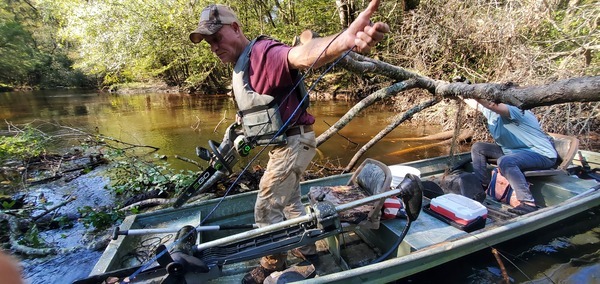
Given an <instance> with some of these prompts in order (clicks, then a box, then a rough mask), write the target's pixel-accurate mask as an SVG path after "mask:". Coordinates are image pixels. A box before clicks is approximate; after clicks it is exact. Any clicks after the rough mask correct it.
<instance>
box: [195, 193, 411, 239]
mask: <svg viewBox="0 0 600 284" xmlns="http://www.w3.org/2000/svg"><path fill="white" fill-rule="evenodd" d="M399 193H400V189H394V190H390V191H386V192H383V193H379V194H375V195H371V196H369V197H365V198H363V199H359V200H355V201H352V202H349V203H346V204H342V205H339V206H336V207H335V211H336V212H341V211H344V210H348V209H352V208H354V207H358V206H361V205H364V204H367V203H370V202H373V201H376V200H378V199H381V198H386V197H389V196H392V195H397V194H399ZM316 218H317V216H315V215H314V214H312V213H311V214H307V215H305V216H300V217H297V218H294V219H289V220H285V221H283V222H279V223H277V224H272V225H269V226H265V227H262V228H258V229H254V230H251V231H247V232H243V233H239V234H235V235H232V236H228V237H224V238H220V239H217V240H214V241H210V242H206V243H203V244H199V245H197V246H196V250H197V251H202V250H205V249H208V248H212V247H217V246H222V245H227V244H230V243H234V242H237V241H242V240H246V239H248V238H254V237H258V236H260V235H263V234H266V233H270V232H275V231H278V230H280V229H285V228H289V227H291V226H294V225H298V224H301V223H305V222H309V221H314V220H316Z"/></svg>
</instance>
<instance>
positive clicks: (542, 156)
mask: <svg viewBox="0 0 600 284" xmlns="http://www.w3.org/2000/svg"><path fill="white" fill-rule="evenodd" d="M464 101H465V102H466V103H467V105H469V106H470V107H472V108H475V109H477V110H479V111H480V112H481V113H482V114H483V115H484V116H485V118H486V119H487V126H488V130H489V132H490V134H491V135H492V137H493V138H494V141H495V143H486V142H476V143H475V144H473V147H472V148H471V158H472V159H473V169H474V173H475V175H476V176H477V178H478V179H479V180H480V181H481V184H482V186H483V188H484V189H486V188H487V187H488V185H489V183H490V180H491V173H490V171H488V169H487V161H488V159H498V162H497V164H498V168H499V169H500V172H501V173H502V175H503V176H504V177H506V179H507V180H508V182H509V183H510V186H511V187H512V188H513V190H514V191H515V194H516V197H517V199H518V200H519V202H520V204H519V205H517V206H516V207H514V208H511V209H509V211H510V212H512V213H515V214H519V215H523V214H526V213H529V212H533V211H535V210H537V206H536V204H535V200H534V199H533V195H531V191H530V190H529V183H528V182H527V180H526V179H525V175H524V174H523V171H529V170H545V169H549V168H552V167H553V166H554V164H555V163H556V158H557V154H556V150H555V149H554V143H553V142H552V137H550V136H549V135H548V134H546V133H545V132H544V131H543V130H542V128H541V126H540V123H539V122H538V120H537V118H536V117H535V115H534V114H533V113H532V112H531V111H529V110H525V111H524V110H521V109H519V108H517V107H515V106H511V105H507V104H504V103H499V104H496V103H493V102H489V101H486V100H483V99H477V100H475V99H465V100H464Z"/></svg>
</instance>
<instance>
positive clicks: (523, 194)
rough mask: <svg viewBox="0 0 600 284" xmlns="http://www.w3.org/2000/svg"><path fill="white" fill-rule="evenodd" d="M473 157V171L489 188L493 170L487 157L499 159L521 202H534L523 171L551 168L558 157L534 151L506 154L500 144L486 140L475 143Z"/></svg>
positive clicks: (499, 164)
mask: <svg viewBox="0 0 600 284" xmlns="http://www.w3.org/2000/svg"><path fill="white" fill-rule="evenodd" d="M471 158H472V159H473V172H474V173H475V176H477V178H478V179H479V180H480V181H481V184H482V185H483V187H484V188H487V186H488V184H489V183H490V180H491V178H492V175H491V172H490V171H489V170H488V169H487V159H498V168H499V169H500V172H501V173H502V175H503V176H504V177H505V178H506V179H507V180H508V182H509V183H510V186H511V187H512V188H513V190H514V191H515V193H516V195H517V199H518V200H519V201H521V202H534V200H533V196H532V195H531V191H529V183H528V182H527V180H526V179H525V175H523V171H531V170H545V169H550V168H552V167H553V166H554V164H555V163H556V159H550V158H548V157H546V156H542V155H540V154H538V153H535V152H532V151H520V152H517V153H513V154H509V155H505V154H504V152H502V148H500V146H498V145H497V144H494V143H486V142H476V143H475V144H473V147H471Z"/></svg>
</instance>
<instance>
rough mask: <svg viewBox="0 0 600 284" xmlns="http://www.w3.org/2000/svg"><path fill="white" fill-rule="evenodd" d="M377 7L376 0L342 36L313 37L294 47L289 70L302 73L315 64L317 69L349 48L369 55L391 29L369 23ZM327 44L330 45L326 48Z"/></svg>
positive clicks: (289, 55)
mask: <svg viewBox="0 0 600 284" xmlns="http://www.w3.org/2000/svg"><path fill="white" fill-rule="evenodd" d="M378 7H379V0H372V1H371V2H370V3H369V6H368V7H367V9H365V10H364V11H363V12H362V13H360V14H359V15H358V17H357V18H356V20H354V22H352V24H350V26H349V27H348V29H346V30H345V31H343V32H342V33H341V34H339V35H331V36H327V37H322V38H314V39H312V40H310V41H308V42H306V43H304V44H302V45H299V46H295V47H293V48H292V49H291V50H290V52H289V53H288V62H289V64H290V67H292V68H294V69H301V70H303V69H307V68H308V67H310V66H311V65H312V64H313V63H314V67H315V68H318V67H321V66H323V65H325V64H327V63H329V62H331V61H333V60H335V59H336V58H338V57H339V56H341V55H342V54H343V53H344V52H346V51H348V50H349V49H351V48H354V50H355V51H357V52H360V53H367V52H369V51H370V50H371V48H372V47H373V46H375V45H376V44H377V43H378V42H380V41H381V40H382V39H383V36H384V34H385V33H388V32H389V31H390V27H389V26H388V25H387V24H385V23H382V22H377V23H374V24H372V23H371V16H372V15H373V13H375V11H377V8H378ZM336 36H337V38H336ZM334 39H335V40H334ZM332 40H333V42H332ZM330 42H331V45H329V43H330ZM327 45H329V47H327ZM325 48H327V49H326V50H325V53H324V54H323V55H322V56H321V57H319V55H320V54H321V53H322V52H323V50H324V49H325Z"/></svg>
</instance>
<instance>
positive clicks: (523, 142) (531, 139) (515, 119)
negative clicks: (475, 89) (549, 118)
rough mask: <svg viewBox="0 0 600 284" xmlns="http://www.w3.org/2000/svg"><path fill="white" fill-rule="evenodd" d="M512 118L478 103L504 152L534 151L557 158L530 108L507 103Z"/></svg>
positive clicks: (495, 139) (552, 146)
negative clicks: (524, 108) (521, 107)
mask: <svg viewBox="0 0 600 284" xmlns="http://www.w3.org/2000/svg"><path fill="white" fill-rule="evenodd" d="M507 106H508V110H509V113H510V118H507V117H502V116H500V115H499V114H497V113H495V112H493V111H491V110H489V109H487V108H485V107H483V106H482V105H478V106H477V109H478V110H479V111H481V113H483V115H484V116H485V118H486V119H487V122H488V129H489V131H490V133H491V134H492V137H493V138H494V141H496V144H498V145H499V146H500V147H501V148H502V151H503V152H504V154H511V153H515V152H519V151H533V152H536V153H538V154H540V155H542V156H546V157H548V158H550V159H553V158H556V157H557V155H556V150H555V149H554V145H553V144H552V142H550V139H552V138H551V137H549V136H548V135H547V134H546V132H544V131H543V130H542V128H541V126H540V123H539V122H538V120H537V118H536V117H535V115H533V113H532V112H531V111H529V110H525V111H523V110H521V109H519V108H517V107H515V106H511V105H507Z"/></svg>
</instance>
